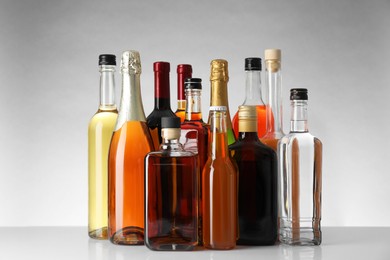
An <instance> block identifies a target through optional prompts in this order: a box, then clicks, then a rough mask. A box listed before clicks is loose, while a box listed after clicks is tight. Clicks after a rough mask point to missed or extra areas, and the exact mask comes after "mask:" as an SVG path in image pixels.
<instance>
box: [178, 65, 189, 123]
mask: <svg viewBox="0 0 390 260" xmlns="http://www.w3.org/2000/svg"><path fill="white" fill-rule="evenodd" d="M176 71H177V110H176V111H175V115H176V116H177V117H180V122H182V123H183V122H184V120H185V116H186V95H185V86H184V81H185V80H186V79H188V78H192V66H191V65H189V64H179V65H177V70H176Z"/></svg>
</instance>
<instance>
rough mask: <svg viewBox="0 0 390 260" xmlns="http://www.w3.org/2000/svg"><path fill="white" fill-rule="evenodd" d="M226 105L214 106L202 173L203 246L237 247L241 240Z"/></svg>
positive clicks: (235, 180)
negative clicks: (206, 155) (237, 241)
mask: <svg viewBox="0 0 390 260" xmlns="http://www.w3.org/2000/svg"><path fill="white" fill-rule="evenodd" d="M226 111H227V108H226V107H225V106H212V107H210V122H211V138H210V144H209V145H210V146H209V153H208V159H207V162H206V164H205V166H204V167H203V172H202V212H203V245H204V246H205V247H206V248H210V249H233V248H234V247H235V246H236V240H237V181H238V180H237V177H238V171H237V167H236V165H235V163H234V161H233V160H232V158H231V157H230V154H229V151H228V136H227V131H226V130H227V127H226V121H227V119H226V118H227V117H226Z"/></svg>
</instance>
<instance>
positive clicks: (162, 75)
mask: <svg viewBox="0 0 390 260" xmlns="http://www.w3.org/2000/svg"><path fill="white" fill-rule="evenodd" d="M154 109H155V110H168V109H171V94H170V90H169V72H164V71H155V72H154Z"/></svg>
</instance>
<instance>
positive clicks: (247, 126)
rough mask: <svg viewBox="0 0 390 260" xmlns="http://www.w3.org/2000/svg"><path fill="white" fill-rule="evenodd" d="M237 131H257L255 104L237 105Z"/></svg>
mask: <svg viewBox="0 0 390 260" xmlns="http://www.w3.org/2000/svg"><path fill="white" fill-rule="evenodd" d="M238 131H239V132H257V111H256V106H239V107H238Z"/></svg>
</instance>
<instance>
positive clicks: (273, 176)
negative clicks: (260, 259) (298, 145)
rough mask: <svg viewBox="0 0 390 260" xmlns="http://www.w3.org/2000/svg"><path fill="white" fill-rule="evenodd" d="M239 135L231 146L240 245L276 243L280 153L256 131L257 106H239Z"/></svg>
mask: <svg viewBox="0 0 390 260" xmlns="http://www.w3.org/2000/svg"><path fill="white" fill-rule="evenodd" d="M238 118H239V133H240V135H239V139H238V141H237V142H236V143H234V144H232V145H230V146H229V150H230V153H231V155H232V157H233V159H234V160H235V161H236V163H237V166H238V171H239V172H240V175H239V180H238V183H239V187H238V191H239V192H238V223H239V235H238V237H239V239H238V241H237V244H239V245H273V244H275V242H276V239H277V218H278V214H277V211H278V204H277V174H278V173H277V157H276V153H275V151H274V150H272V148H270V147H268V146H266V145H264V144H263V143H261V142H260V140H259V137H258V135H257V113H256V107H255V106H240V107H239V111H238Z"/></svg>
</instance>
